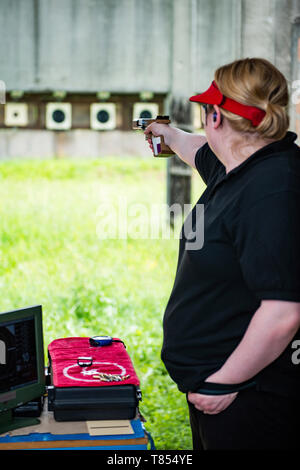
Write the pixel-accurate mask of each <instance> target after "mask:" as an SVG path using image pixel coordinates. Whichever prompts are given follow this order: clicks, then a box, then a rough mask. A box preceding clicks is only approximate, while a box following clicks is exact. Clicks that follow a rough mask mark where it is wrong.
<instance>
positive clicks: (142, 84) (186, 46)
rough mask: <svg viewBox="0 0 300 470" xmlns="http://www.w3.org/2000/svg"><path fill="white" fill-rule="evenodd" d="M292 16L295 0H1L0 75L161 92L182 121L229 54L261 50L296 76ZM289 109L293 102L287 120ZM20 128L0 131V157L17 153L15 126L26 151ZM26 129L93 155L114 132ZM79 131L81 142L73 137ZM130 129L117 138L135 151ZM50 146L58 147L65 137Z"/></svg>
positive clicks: (19, 80)
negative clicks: (61, 134) (194, 96)
mask: <svg viewBox="0 0 300 470" xmlns="http://www.w3.org/2000/svg"><path fill="white" fill-rule="evenodd" d="M299 17H300V0H263V1H261V0H1V2H0V80H4V81H5V82H6V86H7V90H8V91H9V90H14V89H21V90H24V91H28V92H29V91H30V92H37V93H38V92H41V91H54V90H66V91H68V92H70V93H72V92H79V93H80V92H83V93H84V92H97V91H103V90H105V91H110V92H112V93H124V94H126V93H136V92H140V91H144V90H149V91H153V92H157V93H166V94H167V97H168V98H167V100H166V112H167V111H172V110H173V111H174V116H173V118H174V122H175V123H176V122H177V123H179V124H182V123H183V124H184V123H188V121H189V119H190V117H189V116H190V107H189V104H188V101H187V100H188V97H189V96H191V94H194V93H197V92H199V91H201V90H203V89H206V88H207V87H208V86H209V84H210V82H211V81H212V78H213V72H214V70H215V69H216V68H217V67H219V66H220V65H223V64H224V63H227V62H230V61H232V60H234V59H236V58H240V57H246V56H248V57H249V56H260V57H265V58H267V59H269V60H270V61H272V62H273V63H274V64H275V65H277V66H278V67H279V69H280V70H281V71H282V72H283V73H284V74H285V76H286V77H287V78H288V80H289V82H290V85H292V81H293V80H297V79H300V76H299V73H300V72H299V67H298V62H297V64H296V65H297V66H295V63H294V62H295V61H298V54H297V53H295V50H296V45H295V44H296V43H297V41H298V36H297V34H298V33H297V31H298V29H297V28H296V30H295V24H296V21H297V18H299ZM295 31H296V32H295ZM185 106H188V108H187V110H186V112H185V109H183V108H184V107H185ZM182 109H183V112H182ZM176 110H179V111H180V112H179V113H176ZM180 113H181V114H182V115H183V119H182V120H181V119H180V117H179V118H178V115H179V114H180ZM296 114H297V113H296V107H295V106H291V115H292V124H291V127H292V129H295V128H296V125H297V124H296V118H297V116H296ZM299 118H300V115H299ZM28 132H29V131H25V130H22V131H21V130H20V131H17V132H15V131H11V130H4V131H1V132H0V135H1V136H2V138H3V139H4V141H5V142H6V143H5V144H2V145H1V143H0V157H1V156H2V157H3V156H15V153H16V149H19V150H18V152H17V153H18V154H19V151H21V150H22V144H21V142H22V140H21V139H22V136H23V138H24V152H25V150H26V155H27V151H28V152H29V153H28V156H30V155H32V154H33V152H32V149H30V146H29V144H28V140H26V141H25V139H29V135H31V134H29V133H28ZM32 132H37V133H39V134H35V135H36V139H35V141H36V142H42V141H44V142H45V145H46V146H47V145H48V150H45V151H46V154H49V155H51V152H54V150H53V149H55V148H57V145H58V144H57V143H55V142H56V141H60V142H65V151H66V154H67V155H69V154H72V153H74V154H77V149H79V148H81V147H82V148H83V149H84V148H88V149H89V153H91V154H92V155H93V156H97V155H99V154H100V153H102V150H103V151H104V149H105V146H104V145H103V143H104V142H106V144H105V145H106V146H107V151H109V153H110V149H111V148H112V145H113V143H114V142H115V137H114V133H113V132H110V133H107V134H106V135H105V137H104V134H103V136H102V137H100V136H97V137H96V135H95V136H94V135H93V134H94V133H93V132H92V131H91V132H79V130H78V131H77V130H76V131H75V130H72V131H70V133H69V134H68V135H69V137H66V138H64V139H63V138H62V137H58V134H56V133H52V134H51V133H50V134H49V135H48V136H47V137H46V135H47V132H46V131H32ZM79 134H80V136H81V139H82V140H81V142H84V141H86V145H84V144H83V145H82V146H81V145H79V140H78V135H79ZM96 134H98V133H96ZM32 135H33V134H32ZM136 135H137V134H134V133H129V134H128V135H127V134H126V139H124V145H125V147H126V149H128V148H130V149H132V151H133V152H134V154H140V152H141V147H140V146H137V147H135V145H136ZM12 136H14V137H12ZM116 136H118V138H120V136H119V134H118V132H117V133H116ZM139 138H140V136H139ZM30 139H31V137H30ZM59 139H60V140H59ZM86 139H88V140H86ZM130 139H132V145H131V144H129V141H130ZM100 140H102V144H101V145H100V147H99V141H100ZM116 140H117V139H116ZM14 141H16V142H17V143H18V145H17V146H15V145H14V144H13V142H14ZM53 142H54V143H53ZM72 142H73V144H71V143H72ZM93 143H94V144H93ZM128 144H129V147H128ZM142 144H143V145H144V141H143V139H142ZM32 146H33V148H36V149H37V150H38V147H39V145H37V144H32ZM58 147H59V149H61V150H60V152H62V151H63V150H62V149H63V148H64V146H63V144H62V143H60V144H59V146H58ZM119 148H120V147H119ZM121 148H124V146H123V145H121ZM135 148H136V151H134V149H135ZM3 149H5V150H3ZM130 151H131V150H130ZM3 152H4V153H3ZM124 152H125V150H124ZM126 152H127V150H126ZM126 152H125V153H126ZM21 153H22V152H21ZM114 153H115V152H114ZM146 154H148V151H146Z"/></svg>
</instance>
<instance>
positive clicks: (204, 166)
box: [195, 143, 224, 185]
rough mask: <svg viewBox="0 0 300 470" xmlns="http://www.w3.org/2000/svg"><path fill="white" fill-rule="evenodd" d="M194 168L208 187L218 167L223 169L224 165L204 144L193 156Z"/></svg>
mask: <svg viewBox="0 0 300 470" xmlns="http://www.w3.org/2000/svg"><path fill="white" fill-rule="evenodd" d="M195 167H196V169H197V171H198V173H199V175H200V176H201V178H202V179H203V181H204V183H205V184H206V185H208V184H209V182H210V181H211V179H212V178H213V176H214V175H215V174H216V172H217V171H218V169H219V168H220V167H223V168H224V165H223V164H222V163H221V162H220V160H219V159H218V158H217V157H216V155H215V154H214V152H213V151H212V150H211V148H210V147H209V145H208V143H206V144H204V145H203V146H202V147H201V148H199V150H198V151H197V153H196V155H195Z"/></svg>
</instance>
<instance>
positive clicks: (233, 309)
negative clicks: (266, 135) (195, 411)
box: [161, 132, 300, 397]
mask: <svg viewBox="0 0 300 470" xmlns="http://www.w3.org/2000/svg"><path fill="white" fill-rule="evenodd" d="M296 139H297V136H296V134H294V133H291V132H288V133H287V135H286V137H285V138H284V139H283V140H281V141H278V142H275V143H272V144H270V145H267V146H266V147H264V148H262V149H260V150H259V151H257V152H256V153H254V154H253V155H252V156H250V157H249V158H248V159H247V160H245V161H244V162H243V163H241V164H240V165H238V166H237V167H236V168H234V169H233V170H231V171H230V172H229V173H228V174H226V171H225V167H224V165H223V164H222V163H221V162H220V161H219V160H218V158H217V157H216V156H215V154H214V153H213V152H212V150H211V149H210V147H209V146H208V144H205V145H204V146H203V147H202V148H200V149H199V150H198V152H197V154H196V157H195V165H196V168H197V170H198V172H199V174H200V176H201V177H202V179H203V180H204V182H205V183H206V184H207V188H206V190H205V192H204V193H203V194H202V196H201V197H200V199H199V201H198V203H197V204H203V205H204V244H203V247H202V248H201V249H198V250H194V249H193V250H191V249H187V248H186V243H187V239H186V236H185V230H184V227H185V225H183V228H182V231H181V234H180V245H179V256H178V266H177V272H176V277H175V282H174V286H173V289H172V292H171V295H170V298H169V301H168V303H167V306H166V310H165V314H164V320H163V328H164V340H163V346H162V352H161V357H162V360H163V362H164V364H165V366H166V368H167V370H168V372H169V374H170V376H171V378H172V379H173V380H174V382H176V383H177V385H178V388H179V390H180V391H182V392H187V391H196V390H197V388H198V387H199V385H200V384H201V382H202V381H203V380H205V379H206V378H207V377H208V376H209V375H211V374H212V373H213V372H215V371H217V370H218V369H220V367H221V366H222V365H223V364H224V362H225V361H226V359H227V358H228V357H229V356H230V354H231V353H232V352H233V350H234V349H235V348H236V347H237V345H238V344H239V342H240V341H241V339H242V337H243V335H244V333H245V332H246V329H247V327H248V324H249V322H250V320H251V318H252V316H253V315H254V313H255V312H256V310H257V309H258V308H259V306H260V303H261V301H262V300H263V299H277V300H286V301H293V302H300V149H299V147H298V146H297V145H296V144H295V140H296ZM196 207H197V205H196V206H195V207H194V208H193V210H192V212H191V214H189V217H192V218H194V220H195V223H196V222H197V220H196V218H195V214H196ZM187 220H188V218H187V219H186V221H185V223H186V222H187ZM193 227H194V228H195V229H196V225H195V226H194V225H193ZM296 338H300V330H299V332H298V334H297V335H296V336H295V338H294V340H295V339H296ZM294 340H293V341H294ZM294 352H295V350H294V349H292V342H291V344H290V345H289V346H288V347H287V348H286V350H285V351H284V352H283V353H282V354H281V356H280V357H279V358H278V359H276V361H274V362H273V363H272V364H270V365H269V366H268V367H266V368H265V369H263V371H261V372H260V373H259V374H258V375H257V376H256V377H255V380H256V383H257V388H258V389H262V390H268V391H274V392H276V393H279V394H283V395H287V396H290V395H296V396H298V397H300V365H296V364H294V363H293V361H292V354H293V353H294ZM245 367H247V365H246V364H245Z"/></svg>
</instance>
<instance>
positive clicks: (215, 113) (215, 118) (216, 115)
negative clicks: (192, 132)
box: [213, 111, 218, 122]
mask: <svg viewBox="0 0 300 470" xmlns="http://www.w3.org/2000/svg"><path fill="white" fill-rule="evenodd" d="M217 117H218V114H217V112H216V111H215V112H214V114H213V121H214V122H216V121H217Z"/></svg>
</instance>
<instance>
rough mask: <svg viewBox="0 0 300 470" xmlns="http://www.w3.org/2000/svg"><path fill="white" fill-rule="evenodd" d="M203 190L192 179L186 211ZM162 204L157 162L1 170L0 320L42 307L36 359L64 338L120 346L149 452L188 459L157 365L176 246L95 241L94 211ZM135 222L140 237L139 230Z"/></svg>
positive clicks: (177, 405)
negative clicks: (133, 377) (179, 452)
mask: <svg viewBox="0 0 300 470" xmlns="http://www.w3.org/2000/svg"><path fill="white" fill-rule="evenodd" d="M203 190H204V187H203V185H201V182H200V178H199V177H198V176H196V175H195V174H194V176H193V195H192V202H193V203H194V202H195V201H196V200H197V199H198V197H199V196H200V194H201V193H202V191H203ZM165 200H166V162H165V161H164V160H158V159H157V160H156V159H153V158H150V159H142V158H141V159H139V158H118V157H111V158H102V159H98V160H80V159H76V160H49V161H48V160H47V161H34V160H27V161H23V160H13V161H4V162H1V164H0V211H1V230H0V256H1V263H0V272H1V276H0V298H1V304H0V310H1V311H4V310H10V309H13V308H21V307H24V306H27V305H33V304H42V306H43V323H44V342H45V351H46V347H47V345H48V344H49V343H50V342H51V341H52V340H53V339H56V338H59V337H64V336H90V335H99V334H104V335H105V334H107V335H112V336H116V337H120V338H122V339H123V341H124V342H125V343H126V346H127V350H128V352H129V354H130V356H131V358H132V360H133V363H134V365H135V368H136V371H137V374H138V376H139V378H140V381H141V389H142V392H143V401H142V403H141V406H140V410H141V412H142V414H143V415H144V416H145V418H146V419H147V423H146V427H147V429H148V430H149V431H150V432H151V434H152V436H153V438H154V440H155V443H156V447H157V448H158V449H191V448H192V443H191V435H190V428H189V422H188V411H187V405H186V402H185V396H184V395H183V394H181V393H180V392H179V391H178V390H177V387H176V385H175V384H174V383H173V382H172V381H171V379H170V378H169V376H168V374H167V372H166V370H165V368H164V365H163V363H162V362H161V360H160V349H161V343H162V317H163V313H164V308H165V306H166V303H167V301H168V297H169V295H170V292H171V289H172V286H173V281H174V276H175V270H176V263H177V255H178V239H176V237H172V238H171V239H163V238H160V239H139V238H135V237H134V236H131V237H129V238H127V239H118V238H116V239H104V238H103V237H101V232H102V230H103V217H102V219H101V213H100V212H99V208H101V207H102V204H103V202H105V203H106V204H111V207H113V208H115V210H117V208H118V207H119V206H118V204H119V203H120V201H121V202H122V201H123V202H124V201H127V203H128V204H129V205H130V204H131V205H133V204H137V203H142V204H144V205H145V207H147V208H148V209H149V210H150V208H151V207H152V205H153V204H160V203H165ZM132 220H134V219H132ZM138 220H141V222H142V223H141V225H143V228H145V227H146V226H145V224H147V220H146V219H145V218H144V219H143V218H141V219H138ZM146 228H147V227H146ZM175 232H176V230H175ZM45 356H46V354H45Z"/></svg>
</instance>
